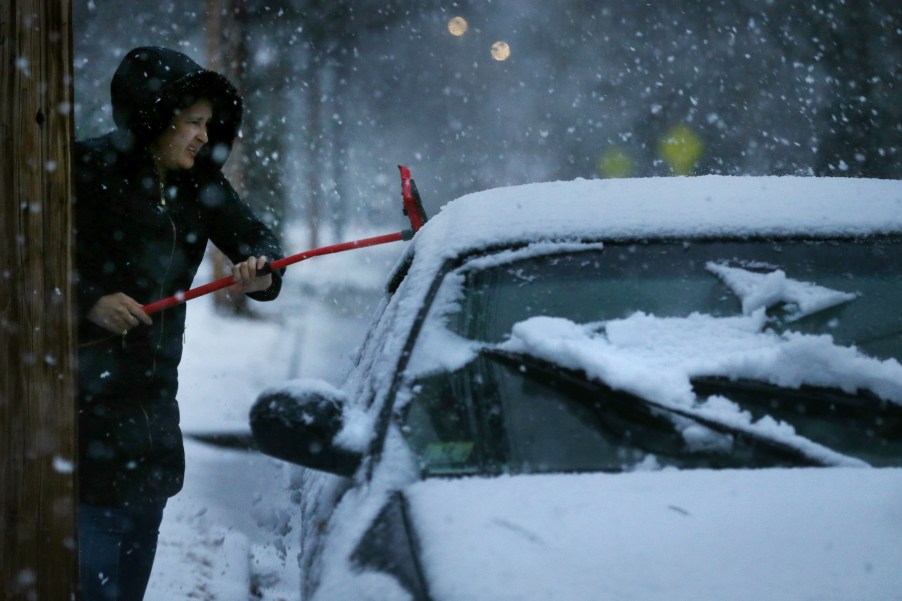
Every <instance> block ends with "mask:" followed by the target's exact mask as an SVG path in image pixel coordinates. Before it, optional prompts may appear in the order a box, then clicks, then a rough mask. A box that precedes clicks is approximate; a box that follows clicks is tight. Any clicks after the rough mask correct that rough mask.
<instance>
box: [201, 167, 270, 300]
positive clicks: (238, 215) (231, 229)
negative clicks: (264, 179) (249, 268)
mask: <svg viewBox="0 0 902 601" xmlns="http://www.w3.org/2000/svg"><path fill="white" fill-rule="evenodd" d="M200 202H201V205H202V206H203V207H204V212H205V214H206V218H207V219H209V225H210V240H211V241H212V242H213V244H215V245H216V247H217V248H218V249H219V250H221V251H222V252H223V253H224V254H225V255H226V256H227V257H228V258H229V260H231V261H232V262H233V263H238V262H239V261H244V260H245V259H247V258H248V257H260V256H265V257H266V258H267V259H269V260H270V261H273V260H276V259H281V258H282V256H283V255H282V247H281V246H280V245H279V242H278V240H276V237H275V235H274V234H273V232H272V230H270V229H269V228H268V227H266V225H265V224H264V223H263V222H262V221H260V219H258V218H257V216H256V215H254V213H253V211H251V208H250V207H249V206H248V205H247V203H245V202H244V201H243V200H242V199H241V198H240V197H239V196H238V193H237V192H236V191H235V189H234V188H233V187H232V185H231V184H230V183H229V181H228V180H227V179H226V178H225V176H224V175H222V174H221V173H217V174H216V176H213V177H211V178H210V179H208V180H207V181H206V182H204V183H203V184H202V185H201V190H200ZM284 273H285V270H284V269H280V270H277V271H274V272H273V274H272V276H273V278H272V285H271V286H270V287H269V288H267V289H266V290H261V291H259V292H251V293H248V296H249V297H250V298H252V299H254V300H258V301H268V300H273V299H274V298H276V297H277V296H278V295H279V291H280V290H281V289H282V274H284Z"/></svg>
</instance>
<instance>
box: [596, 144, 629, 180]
mask: <svg viewBox="0 0 902 601" xmlns="http://www.w3.org/2000/svg"><path fill="white" fill-rule="evenodd" d="M598 171H599V172H600V173H601V175H602V176H604V177H629V175H630V173H632V171H633V159H632V158H631V157H630V155H629V154H627V152H626V151H625V150H624V149H622V148H620V147H618V146H612V147H611V148H608V149H607V150H605V151H604V152H603V153H602V155H601V157H599V159H598Z"/></svg>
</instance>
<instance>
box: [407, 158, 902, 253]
mask: <svg viewBox="0 0 902 601" xmlns="http://www.w3.org/2000/svg"><path fill="white" fill-rule="evenodd" d="M900 231H902V181H896V180H867V179H852V178H814V177H751V176H747V177H746V176H743V177H736V176H716V175H709V176H701V177H668V178H643V179H607V180H584V179H578V180H574V181H569V182H549V183H539V184H527V185H522V186H512V187H507V188H497V189H492V190H486V191H483V192H476V193H473V194H468V195H466V196H463V197H461V198H459V199H457V200H455V201H453V202H450V203H448V204H447V205H445V206H444V207H442V209H441V211H440V212H439V213H438V214H437V215H435V216H434V218H433V219H432V220H430V222H429V223H427V224H426V226H425V227H424V230H423V233H424V235H423V236H420V237H419V238H421V240H418V242H417V243H416V247H417V251H416V252H417V253H421V252H423V251H427V252H429V253H430V254H431V253H439V254H442V255H445V256H449V255H450V254H455V253H459V252H461V251H465V250H468V249H473V248H480V247H484V246H486V245H488V244H505V243H514V242H517V241H522V240H528V241H535V240H537V239H545V240H549V239H559V238H566V239H574V238H599V237H605V238H633V239H636V238H646V237H649V236H665V237H673V236H679V237H719V236H758V235H821V236H823V235H838V234H842V235H864V234H873V233H892V232H900ZM427 232H428V233H427ZM421 247H426V248H421Z"/></svg>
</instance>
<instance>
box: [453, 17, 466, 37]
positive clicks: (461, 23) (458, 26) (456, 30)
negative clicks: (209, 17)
mask: <svg viewBox="0 0 902 601" xmlns="http://www.w3.org/2000/svg"><path fill="white" fill-rule="evenodd" d="M469 27H470V26H469V25H468V24H467V20H466V19H464V18H463V17H454V18H453V19H451V20H450V21H448V31H450V32H451V35H453V36H457V37H460V36H462V35H463V34H465V33H467V29H468V28H469Z"/></svg>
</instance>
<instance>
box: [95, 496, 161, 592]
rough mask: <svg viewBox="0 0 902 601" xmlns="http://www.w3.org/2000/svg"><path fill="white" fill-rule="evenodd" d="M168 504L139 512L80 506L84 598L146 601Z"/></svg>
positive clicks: (116, 508) (126, 509)
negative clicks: (143, 600)
mask: <svg viewBox="0 0 902 601" xmlns="http://www.w3.org/2000/svg"><path fill="white" fill-rule="evenodd" d="M163 507H164V506H163V505H161V506H159V507H157V508H152V509H149V510H148V509H142V510H141V511H135V510H133V509H128V508H123V507H98V506H94V505H84V504H82V505H79V507H78V560H79V575H80V578H81V599H82V601H141V600H142V599H144V591H145V590H147V581H148V580H150V570H151V568H152V567H153V559H154V556H155V555H156V552H157V538H158V536H159V534H160V523H161V522H162V521H163Z"/></svg>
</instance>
